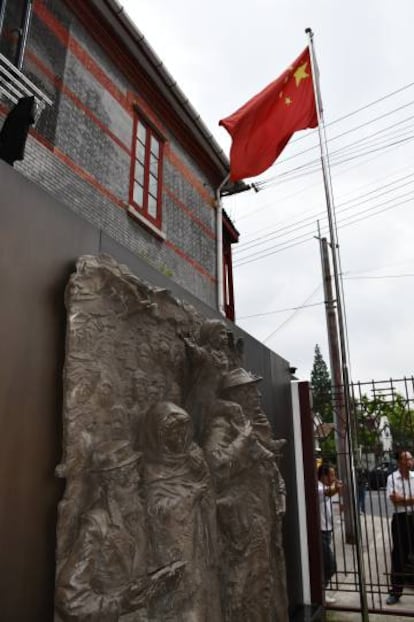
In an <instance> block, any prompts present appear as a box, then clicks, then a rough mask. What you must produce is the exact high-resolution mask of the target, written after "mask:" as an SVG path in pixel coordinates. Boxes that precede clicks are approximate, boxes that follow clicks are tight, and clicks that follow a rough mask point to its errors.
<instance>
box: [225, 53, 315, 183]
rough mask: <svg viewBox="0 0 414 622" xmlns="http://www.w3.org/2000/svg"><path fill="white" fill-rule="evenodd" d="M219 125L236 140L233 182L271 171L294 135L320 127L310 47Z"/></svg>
mask: <svg viewBox="0 0 414 622" xmlns="http://www.w3.org/2000/svg"><path fill="white" fill-rule="evenodd" d="M219 125H222V126H223V127H225V128H226V130H227V131H228V133H229V134H230V136H231V137H232V139H233V143H232V146H231V150H230V179H232V180H233V181H236V180H238V179H243V178H245V177H253V176H254V175H259V174H260V173H263V171H265V170H266V169H268V168H269V166H271V165H272V164H273V162H274V161H275V160H276V158H277V157H278V156H279V155H280V153H281V152H282V151H283V149H284V148H285V147H286V145H287V143H288V142H289V139H290V137H291V136H292V134H293V133H294V132H296V131H297V130H304V129H305V128H307V127H316V126H317V125H318V118H317V114H316V103H315V95H314V90H313V83H312V69H311V62H310V56H309V48H306V49H305V50H304V51H303V52H302V54H301V55H300V56H299V57H298V58H297V59H296V60H295V62H294V63H293V64H292V65H291V66H290V67H289V68H288V69H287V70H286V71H285V72H284V73H282V75H281V76H280V77H279V78H278V79H277V80H275V81H274V82H272V83H271V84H269V86H267V87H266V88H265V89H264V90H263V91H261V92H260V93H258V94H257V95H255V96H254V97H253V98H252V99H250V100H249V101H248V102H247V103H246V104H244V106H242V107H241V108H239V109H238V110H237V111H236V112H234V113H233V114H232V115H230V116H229V117H226V118H225V119H222V120H221V121H220V122H219Z"/></svg>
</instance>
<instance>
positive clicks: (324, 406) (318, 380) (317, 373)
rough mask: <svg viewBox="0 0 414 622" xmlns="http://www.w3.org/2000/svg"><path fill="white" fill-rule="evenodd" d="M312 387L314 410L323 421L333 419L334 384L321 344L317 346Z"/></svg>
mask: <svg viewBox="0 0 414 622" xmlns="http://www.w3.org/2000/svg"><path fill="white" fill-rule="evenodd" d="M311 387H312V396H313V411H314V413H315V414H318V415H319V416H320V418H321V420H322V421H324V422H332V421H333V408H332V385H331V377H330V375H329V371H328V366H327V365H326V363H325V361H324V359H323V356H322V354H321V351H320V348H319V345H318V344H316V346H315V354H314V359H313V367H312V371H311Z"/></svg>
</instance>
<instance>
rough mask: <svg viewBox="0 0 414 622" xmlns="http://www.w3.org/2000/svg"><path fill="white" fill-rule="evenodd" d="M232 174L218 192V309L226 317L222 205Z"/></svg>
mask: <svg viewBox="0 0 414 622" xmlns="http://www.w3.org/2000/svg"><path fill="white" fill-rule="evenodd" d="M229 178H230V173H229V174H228V175H226V177H225V178H224V179H223V181H222V182H221V184H220V185H219V187H218V188H217V190H216V239H217V242H216V244H217V251H216V254H217V309H218V310H219V312H220V313H221V314H222V315H226V313H225V309H224V295H223V294H224V287H223V206H222V204H221V196H220V195H221V190H222V188H223V186H224V185H225V184H226V183H227V182H228V180H229Z"/></svg>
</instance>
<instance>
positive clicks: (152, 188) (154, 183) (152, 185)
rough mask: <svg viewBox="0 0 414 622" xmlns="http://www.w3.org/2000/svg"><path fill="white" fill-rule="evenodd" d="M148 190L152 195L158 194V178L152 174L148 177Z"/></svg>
mask: <svg viewBox="0 0 414 622" xmlns="http://www.w3.org/2000/svg"><path fill="white" fill-rule="evenodd" d="M148 190H149V192H150V193H151V194H153V195H154V197H156V196H157V194H158V179H157V178H156V177H154V176H153V175H150V177H149V188H148Z"/></svg>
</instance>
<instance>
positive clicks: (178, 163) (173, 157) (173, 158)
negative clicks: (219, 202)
mask: <svg viewBox="0 0 414 622" xmlns="http://www.w3.org/2000/svg"><path fill="white" fill-rule="evenodd" d="M165 155H166V157H167V158H168V159H169V161H170V162H171V164H172V165H173V166H175V168H176V169H177V170H178V171H179V172H180V173H181V174H182V175H183V177H185V178H186V180H187V181H188V182H189V183H190V184H191V185H192V186H193V188H195V189H196V190H197V192H198V193H199V194H200V195H201V197H202V198H203V199H204V200H205V201H207V203H208V205H210V207H214V208H215V201H214V197H213V196H212V195H211V194H210V192H208V190H206V188H205V187H204V186H203V184H202V183H201V182H200V181H199V180H198V179H197V177H196V176H195V175H194V174H193V173H192V172H191V171H189V170H188V168H187V167H186V166H185V164H183V162H182V160H181V159H180V158H179V156H178V155H177V154H176V153H175V152H174V151H173V150H172V149H171V145H170V144H168V145H166V148H165Z"/></svg>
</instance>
